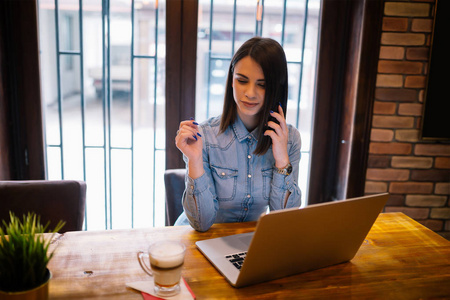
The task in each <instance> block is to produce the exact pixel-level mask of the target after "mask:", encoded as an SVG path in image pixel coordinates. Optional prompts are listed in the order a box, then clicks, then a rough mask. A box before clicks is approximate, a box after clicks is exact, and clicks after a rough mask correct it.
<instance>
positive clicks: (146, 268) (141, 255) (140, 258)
mask: <svg viewBox="0 0 450 300" xmlns="http://www.w3.org/2000/svg"><path fill="white" fill-rule="evenodd" d="M143 257H148V253H145V252H144V251H142V250H141V251H139V252H138V253H137V258H138V261H139V264H140V265H141V268H142V270H144V272H145V273H147V274H148V275H150V276H153V273H152V270H151V269H150V267H149V266H147V264H146V263H145V261H144V260H142V258H143Z"/></svg>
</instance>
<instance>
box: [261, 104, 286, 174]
mask: <svg viewBox="0 0 450 300" xmlns="http://www.w3.org/2000/svg"><path fill="white" fill-rule="evenodd" d="M270 115H271V116H272V117H274V118H275V119H277V121H278V122H279V123H280V124H277V123H275V122H273V121H269V122H268V123H267V126H269V127H270V128H272V129H273V130H270V129H268V130H266V131H265V132H264V135H266V136H269V137H270V138H271V139H272V152H273V158H275V167H277V168H280V169H281V168H284V167H285V166H286V165H287V164H288V163H289V155H288V152H287V143H288V138H289V129H288V127H287V124H286V118H285V116H284V113H283V109H282V108H281V105H278V112H273V111H271V112H270Z"/></svg>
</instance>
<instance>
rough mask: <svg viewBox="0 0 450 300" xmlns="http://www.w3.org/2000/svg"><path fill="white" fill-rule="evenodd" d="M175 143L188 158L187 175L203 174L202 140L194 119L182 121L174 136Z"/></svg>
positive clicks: (195, 176)
mask: <svg viewBox="0 0 450 300" xmlns="http://www.w3.org/2000/svg"><path fill="white" fill-rule="evenodd" d="M175 145H176V146H177V148H178V149H179V150H180V151H181V152H183V154H184V155H185V156H186V157H187V158H188V164H189V176H190V177H191V178H193V179H196V178H198V177H200V176H201V175H202V174H203V172H204V171H203V153H202V150H203V141H202V136H201V134H200V133H199V132H198V124H197V123H196V122H195V121H194V120H187V121H182V122H181V123H180V126H179V129H178V131H177V136H176V137H175Z"/></svg>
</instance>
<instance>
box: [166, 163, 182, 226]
mask: <svg viewBox="0 0 450 300" xmlns="http://www.w3.org/2000/svg"><path fill="white" fill-rule="evenodd" d="M185 176H186V169H169V170H166V171H165V172H164V185H165V187H166V226H173V224H175V221H176V220H177V218H178V216H179V215H180V214H181V213H182V212H183V205H182V204H181V199H182V198H183V192H184V187H185V185H184V180H185Z"/></svg>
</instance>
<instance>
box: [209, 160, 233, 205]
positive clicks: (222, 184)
mask: <svg viewBox="0 0 450 300" xmlns="http://www.w3.org/2000/svg"><path fill="white" fill-rule="evenodd" d="M211 170H212V176H213V179H214V185H215V187H216V194H217V198H218V199H219V200H220V201H229V200H232V199H233V198H234V196H235V195H236V185H237V176H238V170H236V169H230V168H224V167H218V166H211Z"/></svg>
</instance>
